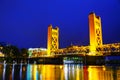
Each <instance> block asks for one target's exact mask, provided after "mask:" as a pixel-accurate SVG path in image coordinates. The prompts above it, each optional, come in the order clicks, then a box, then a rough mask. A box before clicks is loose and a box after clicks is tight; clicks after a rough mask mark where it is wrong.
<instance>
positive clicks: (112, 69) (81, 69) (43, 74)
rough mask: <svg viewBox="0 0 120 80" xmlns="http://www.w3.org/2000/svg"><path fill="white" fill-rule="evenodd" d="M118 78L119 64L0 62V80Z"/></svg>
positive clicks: (90, 79)
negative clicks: (84, 64)
mask: <svg viewBox="0 0 120 80" xmlns="http://www.w3.org/2000/svg"><path fill="white" fill-rule="evenodd" d="M16 79H19V80H120V67H119V66H83V65H80V64H65V65H42V64H41V65H37V64H27V65H26V64H0V80H16Z"/></svg>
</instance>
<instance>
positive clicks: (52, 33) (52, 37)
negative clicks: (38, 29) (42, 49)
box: [47, 25, 59, 55]
mask: <svg viewBox="0 0 120 80" xmlns="http://www.w3.org/2000/svg"><path fill="white" fill-rule="evenodd" d="M58 48H59V28H58V27H56V28H55V29H53V28H52V25H49V26H48V43H47V54H48V55H51V53H52V52H54V51H56V50H57V49H58Z"/></svg>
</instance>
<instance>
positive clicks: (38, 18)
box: [0, 0, 120, 48]
mask: <svg viewBox="0 0 120 80" xmlns="http://www.w3.org/2000/svg"><path fill="white" fill-rule="evenodd" d="M90 12H95V14H96V15H98V16H100V17H101V20H102V32H103V33H102V34H103V43H116V42H120V0H93V1H90V0H12V1H10V0H0V42H7V43H10V44H13V45H16V46H18V47H20V48H23V47H24V48H29V47H46V46H47V27H48V25H49V24H52V25H53V27H56V26H58V27H59V29H60V39H59V40H60V42H59V43H60V48H63V47H66V46H69V45H70V44H71V43H72V44H74V45H89V25H88V15H89V13H90Z"/></svg>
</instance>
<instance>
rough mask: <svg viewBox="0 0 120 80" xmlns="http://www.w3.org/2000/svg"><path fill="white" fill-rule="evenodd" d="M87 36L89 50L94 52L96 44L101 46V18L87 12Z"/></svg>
mask: <svg viewBox="0 0 120 80" xmlns="http://www.w3.org/2000/svg"><path fill="white" fill-rule="evenodd" d="M89 37H90V52H96V48H97V46H102V44H103V41H102V28H101V18H100V17H99V16H96V15H95V13H93V12H92V13H90V14H89Z"/></svg>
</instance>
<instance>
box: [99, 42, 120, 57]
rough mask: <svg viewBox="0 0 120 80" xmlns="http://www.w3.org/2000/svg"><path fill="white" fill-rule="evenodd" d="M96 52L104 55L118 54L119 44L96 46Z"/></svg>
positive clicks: (119, 50)
mask: <svg viewBox="0 0 120 80" xmlns="http://www.w3.org/2000/svg"><path fill="white" fill-rule="evenodd" d="M97 52H101V53H103V54H106V55H107V54H109V53H115V52H116V53H117V52H120V43H112V44H104V45H103V46H98V47H97Z"/></svg>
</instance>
